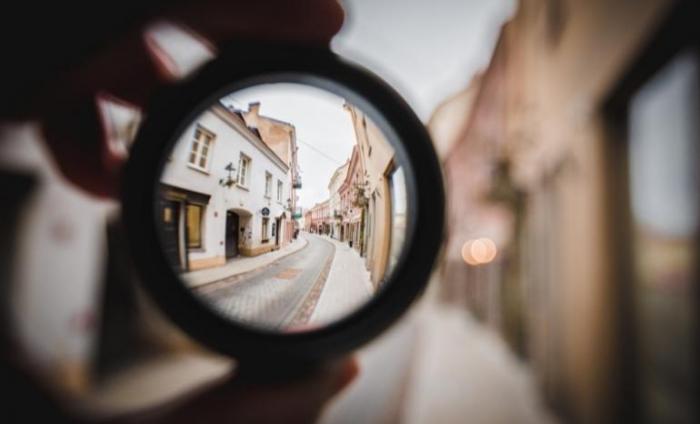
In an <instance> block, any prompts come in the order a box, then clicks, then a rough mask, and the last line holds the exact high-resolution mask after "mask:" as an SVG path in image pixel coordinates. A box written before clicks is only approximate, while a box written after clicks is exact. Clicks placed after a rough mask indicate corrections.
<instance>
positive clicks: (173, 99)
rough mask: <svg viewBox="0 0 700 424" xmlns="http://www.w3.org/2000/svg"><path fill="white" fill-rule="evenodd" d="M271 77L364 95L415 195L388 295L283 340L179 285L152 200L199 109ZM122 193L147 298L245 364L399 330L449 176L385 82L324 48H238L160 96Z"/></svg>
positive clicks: (318, 355)
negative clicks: (389, 134)
mask: <svg viewBox="0 0 700 424" xmlns="http://www.w3.org/2000/svg"><path fill="white" fill-rule="evenodd" d="M267 74H269V75H272V74H303V75H309V76H310V77H311V78H320V79H322V80H326V81H332V82H334V83H337V84H338V85H339V86H342V87H345V88H347V89H348V90H350V92H352V93H355V94H357V96H358V97H357V99H355V98H353V99H352V100H353V101H352V103H353V104H356V102H361V101H362V99H364V100H365V101H366V102H365V104H361V105H357V106H358V107H359V108H360V109H362V110H363V111H366V112H369V113H368V115H369V116H370V119H372V120H373V121H374V122H375V123H376V124H377V125H378V126H380V129H382V131H393V132H394V133H395V136H396V138H397V140H399V141H402V146H401V147H402V148H401V149H397V151H401V150H402V151H403V154H402V155H403V156H405V157H404V160H405V161H406V165H408V167H407V172H405V173H404V175H405V176H406V185H407V187H406V189H407V192H409V193H411V192H412V193H411V195H409V196H407V200H409V202H410V205H409V208H408V210H409V212H410V214H411V215H412V216H409V217H408V218H409V219H408V222H407V228H406V231H407V235H408V237H407V240H408V243H407V244H406V247H405V248H404V251H403V252H402V257H401V259H400V260H399V262H398V263H397V264H396V267H395V269H394V270H392V273H391V276H390V277H389V279H388V281H387V282H386V283H385V284H384V287H383V288H382V290H380V291H378V292H377V293H376V295H375V296H374V297H373V299H372V300H371V301H369V302H368V303H367V304H365V305H364V306H362V307H360V308H359V309H358V310H357V311H356V312H354V313H352V314H350V315H349V316H347V317H345V318H342V319H340V320H338V321H335V322H332V323H330V324H329V325H327V326H324V327H323V328H317V329H313V330H310V331H304V332H287V333H279V332H271V331H269V330H265V329H262V328H257V327H251V326H246V325H242V324H237V323H235V322H234V321H232V320H229V319H226V318H224V317H223V316H222V315H221V314H220V313H218V312H216V311H215V310H214V309H213V308H211V307H209V306H207V305H206V303H205V302H203V301H202V300H201V299H200V298H199V297H198V296H196V295H195V294H194V293H192V292H191V291H190V290H189V289H187V288H186V286H185V285H184V284H182V280H181V279H180V278H179V277H178V276H177V274H176V273H175V271H174V270H173V267H172V266H171V265H170V264H169V262H168V259H167V258H166V256H165V254H164V253H163V249H162V248H161V238H160V234H159V230H158V228H157V224H156V223H157V219H156V218H155V217H156V216H157V207H156V205H157V202H156V201H155V200H154V199H157V196H158V192H157V190H158V186H159V181H160V176H161V171H162V161H163V158H164V157H166V156H167V153H169V150H170V148H171V147H172V144H173V140H176V139H178V138H179V137H180V135H181V134H182V132H183V131H184V128H186V127H187V126H189V124H190V123H191V120H192V119H194V118H196V116H198V115H199V113H201V111H202V109H203V108H204V107H202V105H204V104H206V103H205V102H206V101H207V99H211V97H212V95H213V93H220V92H221V90H222V89H224V88H225V87H230V86H231V85H232V84H234V83H235V82H236V81H243V80H250V79H254V78H259V77H260V76H261V75H267ZM280 82H282V81H280ZM312 85H314V86H318V85H315V84H312ZM330 91H333V90H330ZM217 95H218V94H217ZM377 121H379V122H377ZM183 127H184V128H183ZM403 165H404V164H403V163H402V166H403ZM409 175H411V176H412V178H408V176H409ZM122 187H123V190H122V204H123V216H124V222H125V227H126V232H127V238H128V240H129V247H130V249H131V254H132V258H133V260H134V264H135V265H136V268H137V270H138V272H139V274H140V276H141V279H142V283H143V286H144V287H145V288H146V291H147V292H148V293H149V294H150V296H151V297H152V298H153V299H154V301H155V303H156V304H157V305H158V306H159V307H160V309H162V310H163V312H164V313H165V314H166V315H167V316H168V317H169V318H170V319H171V320H173V321H174V322H175V323H176V324H177V325H178V326H179V327H181V328H182V329H183V330H184V331H185V332H186V333H187V334H189V335H190V336H192V337H193V338H194V339H195V340H197V341H199V342H200V343H202V344H204V345H206V346H208V347H210V348H212V349H214V350H216V351H218V352H221V353H224V354H227V355H230V356H233V357H236V358H239V359H241V360H246V361H248V362H268V361H270V360H275V361H280V360H282V361H284V360H285V359H289V360H297V361H314V360H319V359H329V358H332V357H336V356H339V355H342V354H345V353H347V352H349V351H351V350H353V349H355V348H357V347H359V346H360V345H362V344H363V343H365V342H367V341H368V340H370V339H372V338H374V337H375V336H377V335H378V334H379V333H380V332H382V331H383V330H385V329H386V328H387V327H388V326H390V325H391V324H392V323H393V322H395V321H396V320H397V319H398V318H399V317H400V316H401V315H402V314H403V313H404V312H405V311H406V310H407V309H408V308H409V306H410V305H411V304H412V303H413V301H414V300H415V299H416V297H417V296H419V295H420V293H421V292H422V291H423V290H424V288H425V287H426V285H427V283H428V279H429V277H430V273H431V271H432V267H433V264H434V261H435V258H436V256H437V252H438V250H439V248H440V245H441V240H442V236H443V228H444V188H443V182H442V174H441V171H440V166H439V162H438V159H437V155H436V153H435V151H434V149H433V147H432V142H431V140H430V136H429V135H428V132H427V130H426V128H425V126H424V125H423V124H422V123H421V121H420V120H419V119H418V118H417V116H416V115H415V114H414V113H413V111H412V110H411V108H410V107H409V106H408V105H407V104H406V102H405V101H404V100H403V99H402V98H401V97H400V96H399V95H398V94H397V93H396V92H395V91H394V90H393V89H392V88H390V87H389V86H388V85H387V84H386V83H384V82H383V81H382V80H381V79H380V78H379V77H377V76H375V75H373V74H371V73H370V72H368V71H367V70H365V69H362V68H360V67H359V66H357V65H355V64H351V63H349V62H346V61H345V60H343V59H342V58H340V57H338V56H336V55H335V54H333V53H332V52H330V51H329V50H328V49H327V48H322V47H311V46H299V45H289V44H278V43H260V42H238V43H232V44H230V45H228V46H227V47H225V48H224V49H222V50H221V53H220V55H219V56H218V58H217V59H215V60H214V61H212V62H211V63H209V64H207V65H205V66H204V67H203V68H202V69H201V70H200V71H199V72H198V73H197V74H196V75H194V76H193V77H191V78H188V79H187V80H186V81H183V82H182V83H180V84H177V85H176V86H172V87H169V88H168V89H166V90H164V91H163V92H161V93H159V94H158V95H157V96H155V97H154V99H153V101H152V103H151V105H150V106H149V108H148V110H147V113H146V118H145V120H144V122H143V124H142V125H141V127H140V128H139V131H138V134H137V137H136V140H135V142H134V144H133V146H132V149H131V152H130V158H129V160H128V162H127V165H126V168H125V172H124V178H123V185H122ZM420 223H423V225H420ZM426 223H429V224H428V225H426Z"/></svg>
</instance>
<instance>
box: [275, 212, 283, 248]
mask: <svg viewBox="0 0 700 424" xmlns="http://www.w3.org/2000/svg"><path fill="white" fill-rule="evenodd" d="M275 227H276V228H277V231H275V246H278V247H279V245H280V232H281V231H282V219H281V218H276V219H275Z"/></svg>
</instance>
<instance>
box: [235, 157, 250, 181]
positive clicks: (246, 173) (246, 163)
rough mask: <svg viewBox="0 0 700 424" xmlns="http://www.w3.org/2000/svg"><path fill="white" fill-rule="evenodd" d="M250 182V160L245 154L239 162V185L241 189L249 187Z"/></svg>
mask: <svg viewBox="0 0 700 424" xmlns="http://www.w3.org/2000/svg"><path fill="white" fill-rule="evenodd" d="M249 180H250V158H249V157H248V156H246V155H244V154H243V153H241V157H240V159H239V160H238V185H239V186H241V187H248V181H249Z"/></svg>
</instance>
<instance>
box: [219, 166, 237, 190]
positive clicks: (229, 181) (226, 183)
mask: <svg viewBox="0 0 700 424" xmlns="http://www.w3.org/2000/svg"><path fill="white" fill-rule="evenodd" d="M224 169H225V170H226V171H228V176H227V177H226V178H221V179H219V185H220V186H222V187H229V188H231V186H232V185H234V184H236V183H237V182H238V177H236V178H235V179H234V178H232V177H231V174H232V173H235V172H236V167H234V166H233V163H232V162H229V163H228V165H226V168H224Z"/></svg>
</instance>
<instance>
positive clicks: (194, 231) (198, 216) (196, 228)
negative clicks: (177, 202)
mask: <svg viewBox="0 0 700 424" xmlns="http://www.w3.org/2000/svg"><path fill="white" fill-rule="evenodd" d="M186 208H187V247H188V248H195V249H196V248H201V247H202V210H203V209H204V208H203V207H202V205H194V204H191V203H188V204H187V205H186Z"/></svg>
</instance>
